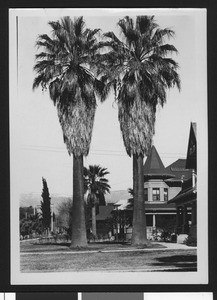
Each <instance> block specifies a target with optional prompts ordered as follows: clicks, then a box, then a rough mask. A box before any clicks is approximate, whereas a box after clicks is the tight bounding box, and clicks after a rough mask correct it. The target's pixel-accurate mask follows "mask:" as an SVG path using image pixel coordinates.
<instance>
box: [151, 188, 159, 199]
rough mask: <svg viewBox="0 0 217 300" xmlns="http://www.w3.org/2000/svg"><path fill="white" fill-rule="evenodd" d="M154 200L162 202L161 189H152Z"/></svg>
mask: <svg viewBox="0 0 217 300" xmlns="http://www.w3.org/2000/svg"><path fill="white" fill-rule="evenodd" d="M152 200H153V201H160V189H159V188H153V189H152Z"/></svg>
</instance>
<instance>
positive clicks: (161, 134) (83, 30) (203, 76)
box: [9, 8, 208, 300]
mask: <svg viewBox="0 0 217 300" xmlns="http://www.w3.org/2000/svg"><path fill="white" fill-rule="evenodd" d="M206 35H207V32H206V9H202V8H201V9H199V8H198V9H151V8H150V9H27V8H26V9H10V10H9V63H10V66H9V81H10V87H9V88H10V91H9V94H10V95H9V98H10V99H9V100H10V101H9V102H10V195H11V200H10V201H11V202H10V207H11V208H10V209H11V211H10V216H11V284H17V285H21V284H27V285H28V284H29V285H37V284H41V285H43V284H113V285H116V284H207V283H208V175H207V173H208V170H207V168H208V129H207V128H208V126H207V101H208V100H207V50H206V43H207V41H206V39H207V37H206ZM189 299H190V298H189ZM195 299H196V298H195ZM148 300H149V298H148Z"/></svg>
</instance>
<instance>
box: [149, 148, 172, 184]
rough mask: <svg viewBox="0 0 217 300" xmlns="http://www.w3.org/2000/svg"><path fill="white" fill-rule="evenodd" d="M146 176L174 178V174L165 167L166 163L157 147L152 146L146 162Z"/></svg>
mask: <svg viewBox="0 0 217 300" xmlns="http://www.w3.org/2000/svg"><path fill="white" fill-rule="evenodd" d="M144 176H145V177H146V178H149V177H150V178H155V179H158V178H159V179H161V178H164V179H166V178H172V177H174V175H173V174H172V173H170V172H168V170H166V169H165V167H164V164H163V162H162V160H161V158H160V156H159V154H158V152H157V150H156V148H155V146H152V148H151V152H150V154H149V156H148V157H147V159H146V162H145V164H144Z"/></svg>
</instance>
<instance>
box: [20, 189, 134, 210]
mask: <svg viewBox="0 0 217 300" xmlns="http://www.w3.org/2000/svg"><path fill="white" fill-rule="evenodd" d="M50 197H51V203H52V204H53V210H54V212H57V208H58V206H59V204H60V203H62V202H64V201H66V200H67V199H69V198H70V196H67V195H64V196H63V195H59V194H51V195H50ZM128 198H129V194H128V192H127V191H126V190H119V191H111V193H110V194H107V195H105V199H106V203H107V204H109V203H116V202H117V201H118V200H122V199H128ZM41 200H42V198H41V194H35V193H34V194H33V193H29V194H21V195H20V206H21V207H28V206H33V207H37V206H38V207H39V206H40V203H41Z"/></svg>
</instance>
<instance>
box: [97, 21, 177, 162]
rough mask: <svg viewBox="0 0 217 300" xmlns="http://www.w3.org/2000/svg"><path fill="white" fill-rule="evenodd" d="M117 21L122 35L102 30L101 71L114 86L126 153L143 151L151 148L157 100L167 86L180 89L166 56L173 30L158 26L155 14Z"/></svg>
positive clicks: (163, 99)
mask: <svg viewBox="0 0 217 300" xmlns="http://www.w3.org/2000/svg"><path fill="white" fill-rule="evenodd" d="M118 25H119V27H120V30H121V33H122V36H123V39H122V41H121V40H119V39H118V38H117V36H115V34H114V33H113V32H108V33H106V34H105V37H107V38H108V42H107V43H105V46H107V47H109V49H110V50H109V51H108V52H107V53H105V54H104V56H103V57H101V66H100V72H101V73H103V76H102V79H103V80H104V81H107V82H108V87H109V88H110V87H111V86H113V87H114V89H115V94H116V98H117V103H118V107H119V121H120V127H121V131H122V134H123V140H124V144H125V147H126V151H127V153H128V155H129V156H131V155H132V154H137V155H140V154H142V155H144V154H148V153H149V151H150V148H151V143H152V137H153V135H154V124H155V112H156V106H157V104H160V105H162V106H163V104H164V103H165V102H166V90H167V89H168V88H171V87H173V86H175V85H176V86H177V87H178V88H179V89H180V79H179V76H178V74H177V72H176V70H177V68H178V64H177V63H176V62H175V61H174V60H173V59H172V58H168V57H167V56H168V54H173V53H176V52H177V50H176V48H175V47H174V46H173V45H170V44H167V43H165V38H170V37H173V35H174V32H173V31H172V30H170V29H167V28H166V29H160V28H159V26H158V25H157V23H156V22H155V20H154V16H138V17H137V18H136V21H135V22H134V20H133V19H132V18H129V17H128V16H126V17H125V18H123V19H121V20H120V21H119V22H118ZM103 60H104V61H103Z"/></svg>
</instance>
